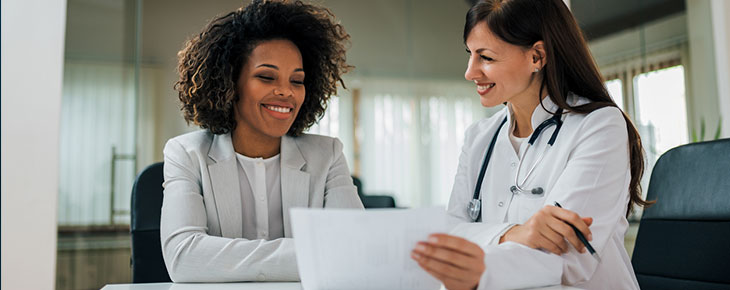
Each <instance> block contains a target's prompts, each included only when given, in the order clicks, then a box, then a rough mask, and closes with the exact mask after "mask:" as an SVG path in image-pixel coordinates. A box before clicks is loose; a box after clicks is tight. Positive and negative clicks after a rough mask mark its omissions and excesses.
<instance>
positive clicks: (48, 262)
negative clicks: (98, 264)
mask: <svg viewBox="0 0 730 290" xmlns="http://www.w3.org/2000/svg"><path fill="white" fill-rule="evenodd" d="M29 15H32V18H28V16H29ZM1 19H2V130H1V131H2V289H53V288H54V286H55V283H56V281H55V272H56V267H55V259H56V235H57V233H56V200H57V196H58V154H59V153H58V148H59V147H58V136H59V125H58V123H59V115H60V107H61V79H62V72H63V47H64V27H65V25H66V1H65V0H61V1H57V0H6V1H2V18H1Z"/></svg>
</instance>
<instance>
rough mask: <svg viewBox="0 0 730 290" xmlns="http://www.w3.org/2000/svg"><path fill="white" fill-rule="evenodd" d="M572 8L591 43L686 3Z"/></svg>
mask: <svg viewBox="0 0 730 290" xmlns="http://www.w3.org/2000/svg"><path fill="white" fill-rule="evenodd" d="M477 1H478V0H467V2H470V3H472V4H473V3H476V2H477ZM570 5H571V7H570V8H571V11H572V12H573V15H575V18H576V19H577V20H578V24H579V25H580V27H581V28H582V29H583V31H584V32H585V34H586V37H587V38H588V39H589V40H591V39H596V38H600V37H603V36H606V35H609V34H612V33H615V32H619V31H622V30H626V29H629V28H633V27H637V26H640V25H642V24H645V23H648V22H651V21H654V20H657V19H660V18H663V17H665V16H669V15H672V14H676V13H680V12H682V11H685V0H571V1H570Z"/></svg>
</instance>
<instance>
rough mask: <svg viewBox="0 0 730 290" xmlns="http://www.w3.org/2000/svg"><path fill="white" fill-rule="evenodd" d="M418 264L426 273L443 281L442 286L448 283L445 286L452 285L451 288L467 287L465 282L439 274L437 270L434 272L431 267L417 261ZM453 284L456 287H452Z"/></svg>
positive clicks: (448, 287)
mask: <svg viewBox="0 0 730 290" xmlns="http://www.w3.org/2000/svg"><path fill="white" fill-rule="evenodd" d="M418 265H419V266H421V268H422V269H423V270H424V271H426V273H428V274H430V275H431V276H433V277H434V278H436V279H438V280H439V281H441V283H443V284H444V286H447V285H448V286H447V287H446V288H447V289H450V288H452V287H453V288H467V287H468V286H467V285H466V283H465V282H464V281H459V280H455V279H452V278H450V277H447V276H446V275H443V274H441V273H439V272H435V271H434V270H432V269H429V268H426V267H425V266H424V265H422V264H421V263H419V264H418ZM454 286H456V287H454Z"/></svg>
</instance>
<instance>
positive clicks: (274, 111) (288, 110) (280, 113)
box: [261, 102, 294, 120]
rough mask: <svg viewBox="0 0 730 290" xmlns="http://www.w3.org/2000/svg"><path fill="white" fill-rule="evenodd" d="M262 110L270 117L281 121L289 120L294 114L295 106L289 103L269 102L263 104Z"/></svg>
mask: <svg viewBox="0 0 730 290" xmlns="http://www.w3.org/2000/svg"><path fill="white" fill-rule="evenodd" d="M261 108H262V109H263V110H264V111H266V113H268V114H269V115H270V116H272V117H274V118H275V119H279V120H288V119H290V118H291V117H292V115H293V112H294V105H292V104H291V103H287V102H267V103H262V104H261Z"/></svg>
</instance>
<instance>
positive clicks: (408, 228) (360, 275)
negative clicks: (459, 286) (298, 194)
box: [291, 208, 452, 290]
mask: <svg viewBox="0 0 730 290" xmlns="http://www.w3.org/2000/svg"><path fill="white" fill-rule="evenodd" d="M291 221H292V230H293V234H294V244H295V247H296V253H297V264H298V266H299V275H300V278H301V279H302V287H303V288H304V289H305V290H329V289H333V290H334V289H337V290H349V289H351V290H355V289H387V290H394V289H414V290H415V289H418V290H428V289H439V287H440V285H441V283H440V282H439V281H438V280H436V279H435V278H433V277H432V276H431V275H429V274H428V273H427V272H426V271H424V270H423V269H421V267H419V266H418V264H417V263H416V262H415V261H414V260H413V259H411V255H410V253H411V250H412V249H413V248H414V247H415V246H416V243H417V242H418V241H425V240H426V239H427V238H428V235H429V234H432V233H437V232H439V233H447V232H448V231H449V230H450V228H451V226H452V223H451V221H450V218H448V216H447V215H446V211H445V210H444V209H443V208H424V209H383V210H367V211H365V210H355V209H305V208H295V209H292V210H291Z"/></svg>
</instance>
